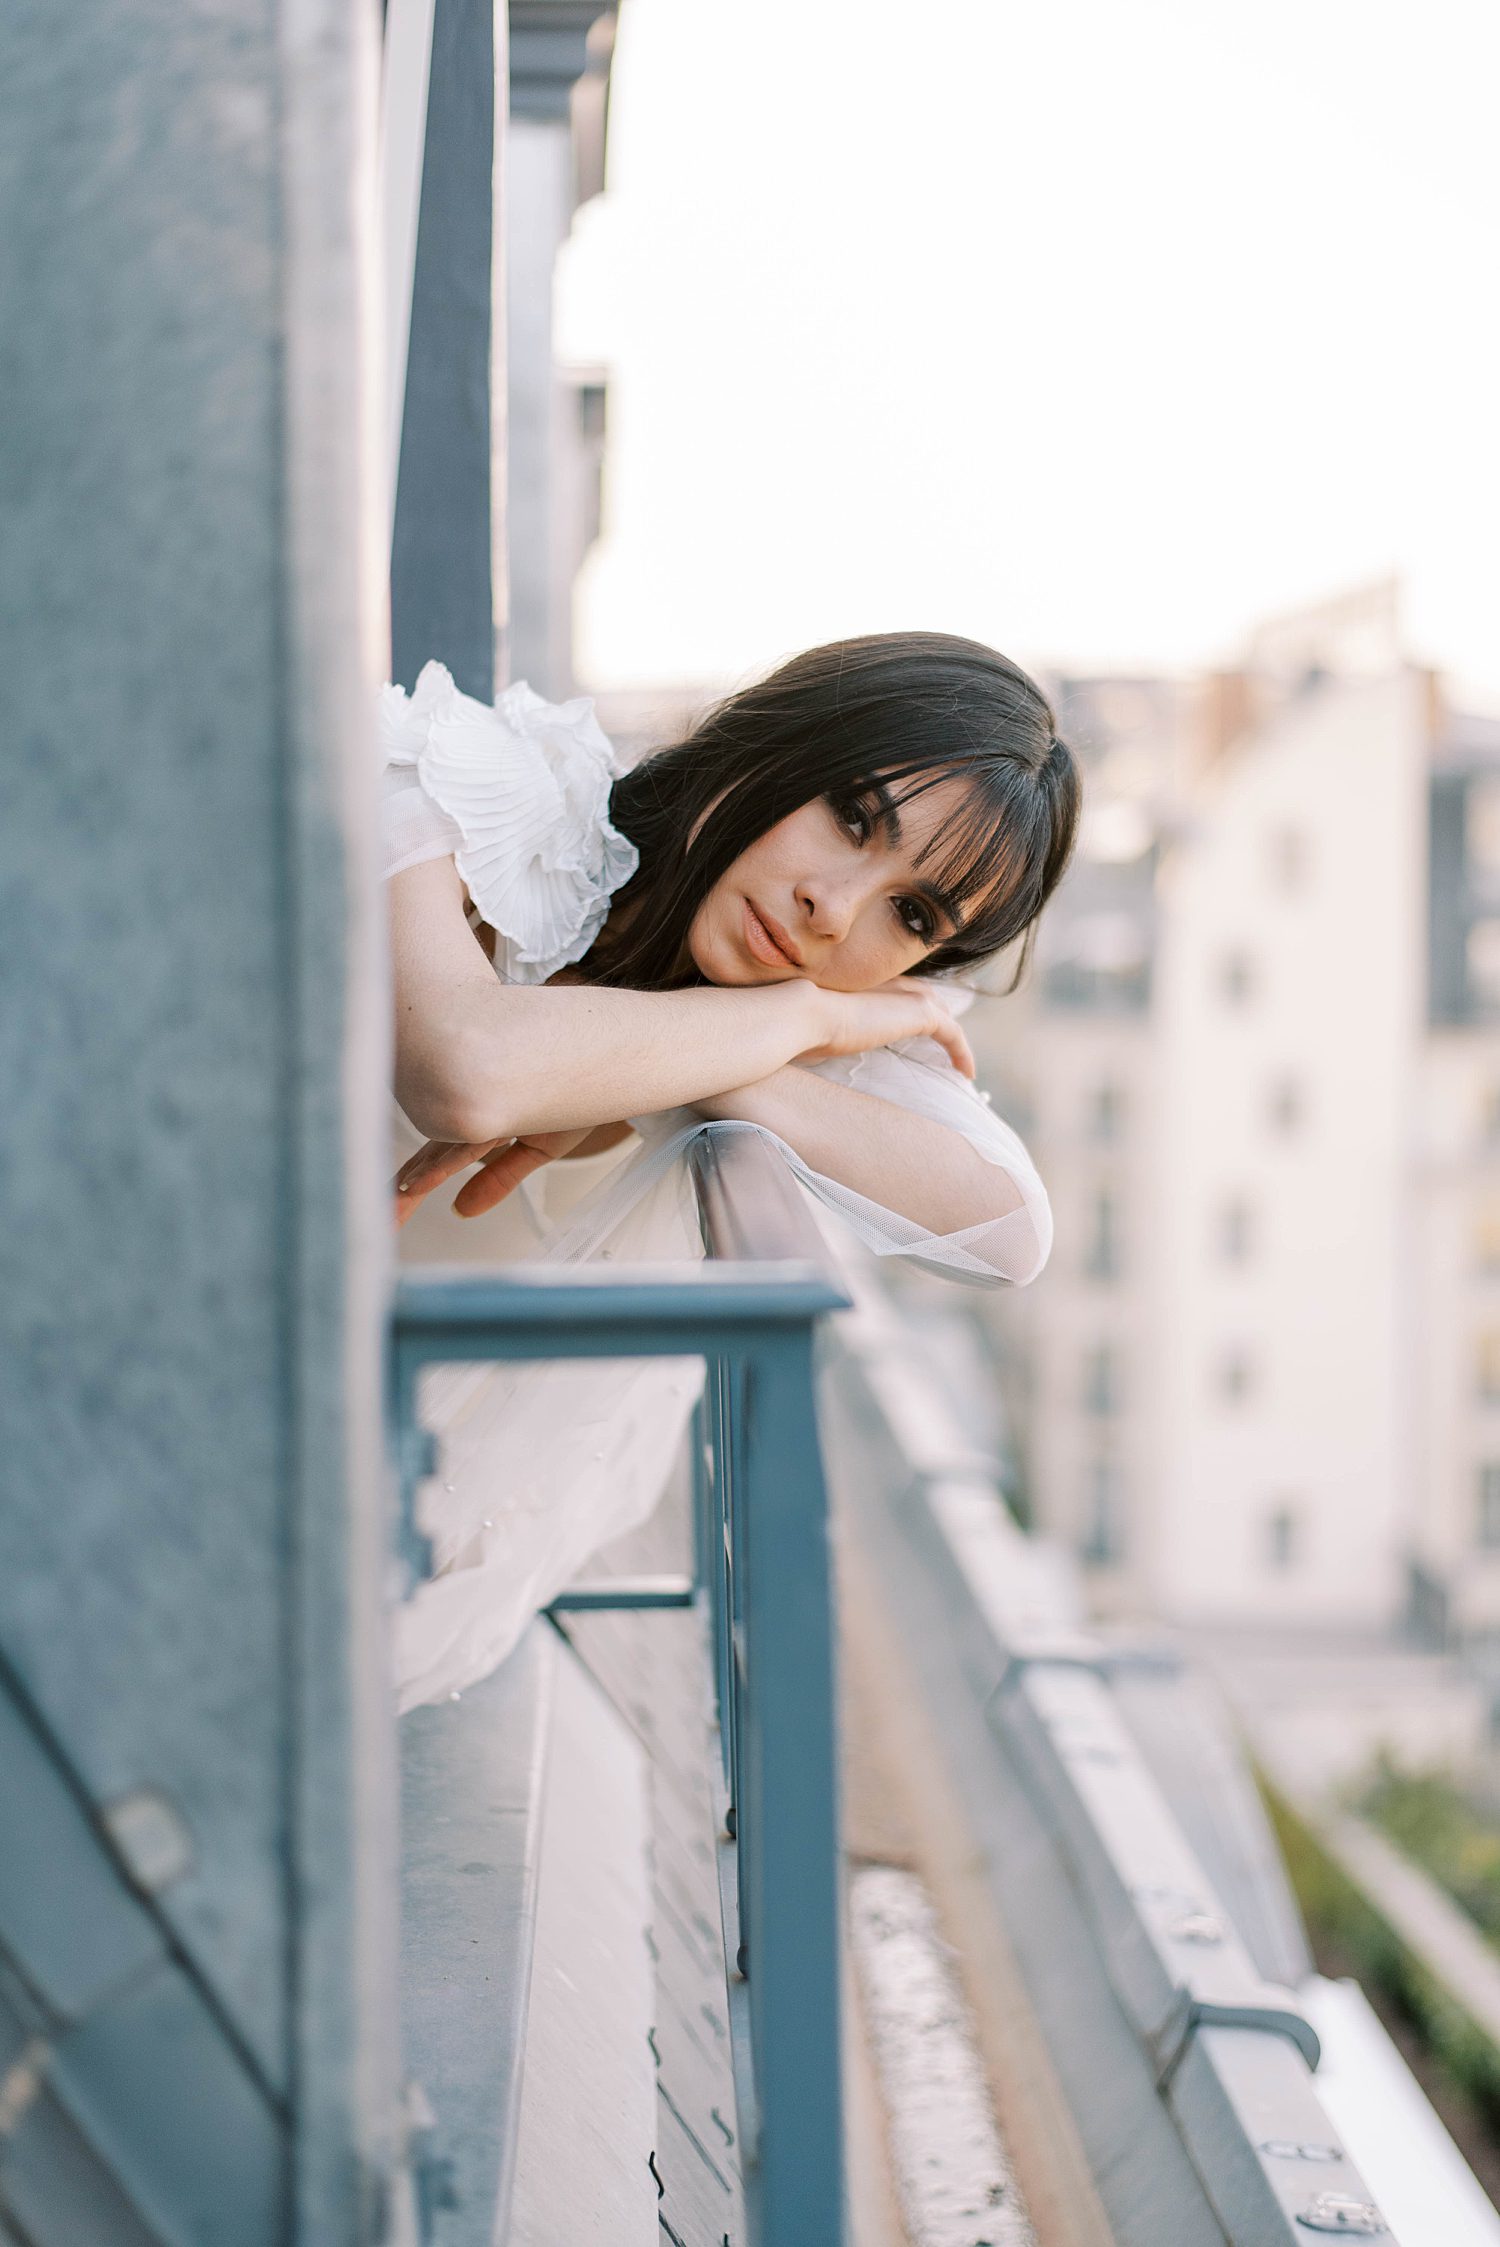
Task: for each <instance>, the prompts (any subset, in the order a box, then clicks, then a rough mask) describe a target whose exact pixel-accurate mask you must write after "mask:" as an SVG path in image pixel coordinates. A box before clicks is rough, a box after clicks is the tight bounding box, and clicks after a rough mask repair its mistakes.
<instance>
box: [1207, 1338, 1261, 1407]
mask: <svg viewBox="0 0 1500 2247" xmlns="http://www.w3.org/2000/svg"><path fill="white" fill-rule="evenodd" d="M1215 1386H1216V1387H1217V1389H1218V1392H1219V1395H1220V1397H1221V1398H1222V1399H1223V1401H1224V1402H1225V1404H1243V1403H1244V1401H1245V1399H1246V1397H1248V1396H1249V1394H1250V1392H1251V1390H1252V1389H1253V1388H1254V1386H1255V1365H1254V1361H1253V1359H1252V1358H1251V1355H1250V1352H1249V1351H1248V1350H1247V1349H1245V1348H1244V1347H1243V1345H1242V1344H1239V1343H1235V1344H1233V1345H1232V1346H1231V1347H1230V1348H1229V1349H1227V1350H1226V1351H1225V1352H1224V1354H1223V1356H1222V1357H1221V1358H1220V1359H1219V1363H1218V1367H1217V1369H1216V1373H1215Z"/></svg>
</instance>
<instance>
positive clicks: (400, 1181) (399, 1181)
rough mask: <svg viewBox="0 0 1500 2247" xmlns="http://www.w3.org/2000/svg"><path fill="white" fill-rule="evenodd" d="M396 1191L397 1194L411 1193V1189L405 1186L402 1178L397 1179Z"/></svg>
mask: <svg viewBox="0 0 1500 2247" xmlns="http://www.w3.org/2000/svg"><path fill="white" fill-rule="evenodd" d="M396 1191H397V1193H398V1194H409V1193H410V1192H411V1188H410V1186H408V1185H407V1183H406V1180H405V1179H404V1178H398V1179H397V1180H396Z"/></svg>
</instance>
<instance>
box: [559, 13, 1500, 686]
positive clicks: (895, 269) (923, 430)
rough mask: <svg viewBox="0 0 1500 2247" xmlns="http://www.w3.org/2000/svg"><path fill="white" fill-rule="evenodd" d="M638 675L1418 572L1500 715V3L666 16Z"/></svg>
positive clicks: (623, 638) (655, 104) (588, 337)
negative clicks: (1499, 108) (869, 637)
mask: <svg viewBox="0 0 1500 2247" xmlns="http://www.w3.org/2000/svg"><path fill="white" fill-rule="evenodd" d="M621 17H622V20H621V31H620V43H619V49H618V56H617V61H616V67H615V82H614V107H613V116H612V125H611V132H612V144H611V165H612V180H611V188H610V193H609V195H608V197H607V198H606V199H605V201H604V202H603V203H600V204H596V205H594V206H591V207H590V209H589V210H588V211H586V212H585V213H584V214H582V220H581V223H580V226H579V228H578V230H577V234H576V237H575V242H574V244H573V245H572V248H571V251H570V254H569V256H568V259H567V260H566V262H565V265H564V269H563V274H562V280H561V288H560V327H561V340H562V341H563V343H564V345H565V346H567V347H568V348H570V349H573V350H575V351H577V352H579V353H580V354H582V355H584V356H594V355H600V356H604V357H606V358H607V359H608V360H609V361H610V363H611V366H612V381H611V392H610V416H611V419H610V436H611V460H610V472H609V478H608V482H607V486H606V495H605V502H606V511H607V520H606V538H605V541H604V544H603V546H602V547H601V548H600V550H599V551H598V552H597V553H596V556H595V558H594V561H593V563H592V565H591V567H590V569H589V571H588V572H587V573H586V576H585V579H584V582H583V585H582V587H581V591H580V613H579V625H580V632H579V656H580V667H581V671H582V674H583V676H584V677H585V678H586V679H588V680H589V681H591V682H592V683H595V684H599V685H627V684H628V685H655V684H661V683H668V682H675V681H690V682H694V683H696V682H701V681H707V680H712V679H718V678H722V677H726V676H727V677H737V676H740V675H743V674H744V673H746V672H748V671H751V670H754V669H756V668H758V667H761V666H763V665H765V664H767V663H769V662H771V661H773V660H774V659H776V658H777V657H779V656H781V655H783V654H786V653H789V652H791V651H792V650H793V649H795V648H798V647H801V646H806V645H808V644H810V643H811V642H813V641H815V640H819V639H826V638H829V637H832V636H833V635H835V634H839V633H844V632H853V631H869V630H880V629H888V628H892V627H897V626H902V625H911V624H918V625H927V626H936V627H940V628H945V629H949V630H954V631H961V632H971V633H974V634H976V635H978V636H979V637H981V638H984V639H987V640H991V641H993V642H994V643H995V644H997V645H998V646H1000V647H1002V648H1004V649H1005V650H1006V651H1007V652H1008V653H1011V654H1013V655H1016V656H1018V657H1020V658H1021V659H1023V660H1031V661H1035V662H1047V661H1053V662H1058V663H1063V664H1069V665H1073V666H1088V667H1101V666H1118V667H1124V668H1129V669H1155V668H1168V667H1173V666H1178V665H1191V664H1196V663H1200V662H1211V661H1214V660H1217V659H1222V658H1226V657H1228V656H1230V655H1232V653H1233V651H1234V649H1235V647H1236V645H1237V643H1238V642H1239V640H1240V639H1241V637H1242V635H1243V633H1244V632H1245V630H1246V629H1247V628H1248V627H1249V626H1250V625H1251V624H1252V623H1253V621H1254V620H1255V619H1256V618H1257V617H1258V616H1260V615H1262V614H1265V613H1270V612H1275V611H1278V610H1280V609H1282V608H1285V607H1288V606H1291V605H1294V604H1295V603H1297V602H1298V601H1301V600H1304V599H1307V598H1312V597H1317V596H1318V595H1320V594H1324V593H1328V592H1332V591H1336V590H1338V589H1341V588H1343V587H1345V586H1348V585H1351V584H1355V583H1359V582H1361V581H1363V580H1366V579H1369V578H1371V577H1374V576H1377V575H1380V574H1383V573H1385V572H1387V571H1390V570H1392V569H1396V570H1399V571H1400V573H1401V574H1402V577H1403V579H1404V582H1405V585H1406V589H1407V621H1408V636H1409V639H1410V642H1411V646H1412V650H1413V652H1414V653H1415V654H1417V655H1419V656H1420V657H1422V658H1423V659H1425V660H1429V661H1434V662H1437V663H1439V664H1441V665H1442V666H1443V667H1444V668H1446V669H1448V670H1449V671H1450V672H1451V673H1453V674H1456V675H1457V676H1458V678H1459V679H1460V680H1461V681H1462V682H1463V683H1464V686H1465V689H1466V691H1467V692H1468V694H1469V696H1470V698H1471V699H1483V700H1484V701H1486V702H1487V703H1489V704H1490V705H1491V706H1494V707H1500V434H1497V424H1500V407H1497V399H1500V316H1497V279H1496V268H1497V263H1500V259H1497V216H1500V194H1497V171H1500V166H1497V160H1496V153H1495V149H1496V142H1495V123H1494V114H1493V105H1494V90H1495V85H1496V77H1497V63H1500V8H1497V7H1496V5H1495V4H1494V0H1405V4H1403V5H1400V6H1394V5H1390V4H1388V0H1256V4H1255V6H1254V7H1253V8H1252V7H1250V6H1248V5H1242V6H1239V7H1230V6H1228V5H1226V4H1222V0H1044V4H1040V5H1039V4H1037V0H1029V4H1027V5H1025V6H1022V5H1020V4H1019V0H921V4H920V5H916V4H913V0H901V4H899V5H898V4H896V0H733V4H730V0H623V6H622V10H621Z"/></svg>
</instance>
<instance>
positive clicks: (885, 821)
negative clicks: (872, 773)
mask: <svg viewBox="0 0 1500 2247" xmlns="http://www.w3.org/2000/svg"><path fill="white" fill-rule="evenodd" d="M869 797H870V802H871V805H872V806H873V808H874V813H875V821H876V824H877V826H878V827H879V828H880V829H881V832H882V833H883V834H884V836H885V839H886V843H887V844H888V846H889V847H890V849H892V850H899V849H900V848H901V814H900V812H899V811H897V809H896V799H895V797H894V796H893V795H892V794H891V792H890V790H889V788H887V786H886V784H885V782H884V781H883V780H877V781H874V782H873V783H872V784H871V787H870V790H869Z"/></svg>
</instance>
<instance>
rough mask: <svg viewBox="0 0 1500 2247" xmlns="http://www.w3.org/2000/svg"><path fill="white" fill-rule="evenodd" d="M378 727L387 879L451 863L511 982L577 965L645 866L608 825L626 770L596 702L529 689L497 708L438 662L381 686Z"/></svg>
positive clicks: (518, 688)
mask: <svg viewBox="0 0 1500 2247" xmlns="http://www.w3.org/2000/svg"><path fill="white" fill-rule="evenodd" d="M379 730H380V745H381V754H382V757H383V760H384V764H385V779H384V789H385V796H384V844H385V852H384V871H385V874H386V876H387V877H389V876H391V875H394V874H398V873H401V872H403V871H404V870H405V869H406V868H407V867H408V866H419V865H421V864H422V863H423V861H424V860H426V859H429V858H446V857H449V856H451V857H452V859H453V861H454V864H455V865H456V866H457V868H458V872H459V874H460V876H461V877H462V879H463V882H464V884H465V886H466V887H467V889H468V892H469V895H470V897H471V898H472V899H473V901H474V907H475V910H476V911H477V912H478V913H479V914H480V916H481V918H482V919H483V920H485V921H486V922H487V923H488V924H489V926H490V927H491V928H493V929H494V931H495V934H496V945H495V969H496V973H497V974H499V975H500V976H501V977H502V978H503V979H504V980H505V981H506V982H507V983H545V982H546V980H547V978H548V977H549V976H550V975H555V974H556V973H557V971H558V969H559V968H562V967H569V966H571V965H572V964H573V962H574V961H575V960H581V959H582V958H583V956H584V954H585V953H586V952H587V951H588V949H589V947H590V946H591V945H592V943H593V941H594V939H595V937H596V936H597V935H598V934H599V931H600V929H601V928H602V927H603V926H604V921H605V916H606V915H607V914H608V912H609V905H610V899H611V898H612V897H613V895H614V893H615V891H616V890H617V889H619V888H620V887H621V885H622V884H623V883H625V882H627V881H628V880H629V879H630V877H631V875H632V874H633V873H634V872H635V869H636V865H637V853H636V849H635V846H634V844H633V843H630V842H627V841H626V839H625V837H624V836H623V835H622V834H620V832H619V831H618V829H617V828H615V827H612V826H611V825H610V821H609V792H610V789H611V787H612V786H613V783H614V780H615V777H616V775H617V773H618V771H619V766H618V764H617V761H616V758H615V753H614V750H613V749H612V748H611V746H610V743H609V740H608V738H607V737H606V735H605V734H604V732H603V731H602V729H601V728H600V726H599V723H598V721H597V719H596V718H595V716H594V706H593V703H592V702H591V701H589V700H588V699H587V697H585V696H579V697H577V698H575V699H574V700H573V701H571V702H560V703H552V702H545V701H544V700H543V699H542V697H541V696H540V695H539V694H535V693H533V692H532V690H531V688H530V687H528V686H527V685H525V684H524V682H519V683H517V684H516V685H515V686H511V687H507V688H506V689H505V691H504V693H503V694H501V695H500V696H499V697H498V699H497V700H496V703H495V706H494V708H493V709H490V708H488V707H487V706H486V705H485V704H484V703H482V702H476V701H475V700H474V699H473V697H472V696H470V695H466V694H461V693H460V692H459V690H458V688H457V687H456V686H455V685H454V683H453V680H452V677H451V676H450V674H449V673H448V672H447V671H446V670H445V669H444V668H443V666H442V664H440V663H429V664H427V665H426V666H425V667H424V669H423V671H422V674H421V676H420V678H419V679H418V680H417V683H416V686H415V687H414V688H413V690H412V692H411V693H410V694H409V695H408V694H407V692H406V690H405V689H404V688H403V687H396V686H388V687H385V688H383V689H382V690H381V697H380V709H379Z"/></svg>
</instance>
